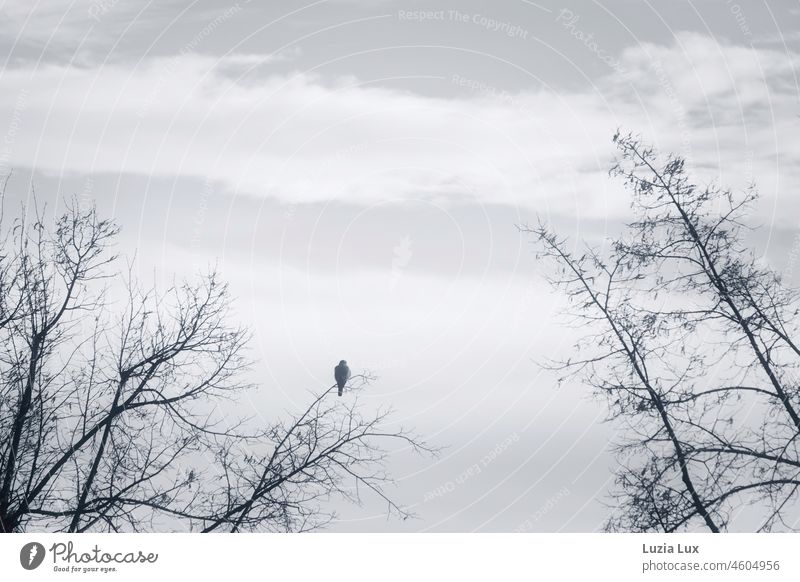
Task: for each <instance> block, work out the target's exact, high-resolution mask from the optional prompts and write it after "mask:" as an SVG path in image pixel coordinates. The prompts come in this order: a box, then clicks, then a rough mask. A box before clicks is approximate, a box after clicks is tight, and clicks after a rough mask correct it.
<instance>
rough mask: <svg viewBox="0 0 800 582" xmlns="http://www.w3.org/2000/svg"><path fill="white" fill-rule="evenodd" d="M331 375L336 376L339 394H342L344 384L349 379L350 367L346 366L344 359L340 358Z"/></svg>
mask: <svg viewBox="0 0 800 582" xmlns="http://www.w3.org/2000/svg"><path fill="white" fill-rule="evenodd" d="M333 377H334V378H336V385H337V386H338V387H339V396H341V395H342V390H344V385H345V384H347V381H348V380H349V379H350V368H348V367H347V361H346V360H340V361H339V365H338V366H336V367H335V368H334V369H333Z"/></svg>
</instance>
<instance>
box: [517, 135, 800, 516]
mask: <svg viewBox="0 0 800 582" xmlns="http://www.w3.org/2000/svg"><path fill="white" fill-rule="evenodd" d="M614 141H615V143H616V145H617V147H618V151H619V154H620V156H619V159H618V161H617V163H616V164H615V165H614V166H613V168H612V170H611V174H612V175H613V176H618V177H622V178H623V180H624V181H625V183H626V185H627V186H628V188H629V189H630V191H631V192H632V197H633V210H634V213H635V220H634V221H633V222H631V223H630V224H629V225H628V228H627V232H626V233H625V234H623V235H622V236H620V237H619V238H618V239H616V240H613V241H608V242H607V244H606V245H604V247H605V248H603V249H599V248H592V247H586V248H585V250H583V251H578V252H575V251H572V250H571V249H570V247H569V245H568V244H567V243H566V241H565V240H563V239H559V238H558V237H557V236H556V235H555V234H554V233H552V232H551V231H550V230H549V229H548V228H547V227H546V226H545V225H543V224H540V225H539V226H538V227H535V228H525V229H524V230H526V231H527V232H531V233H533V234H535V236H536V238H537V239H538V241H539V243H540V245H539V248H540V250H541V255H542V256H545V257H548V258H551V259H554V260H555V262H556V264H557V265H558V266H559V269H558V271H557V273H556V274H554V275H553V276H552V277H551V281H552V283H553V284H555V285H556V286H558V287H560V288H562V289H564V290H565V291H566V292H567V294H568V296H569V297H570V299H571V304H572V305H573V306H574V307H575V310H574V313H572V315H573V316H574V317H575V318H576V319H575V320H573V321H577V322H579V323H580V324H581V325H582V326H583V325H586V324H587V323H588V324H589V326H588V327H587V328H583V327H582V328H581V329H592V330H594V331H593V332H592V333H591V334H590V333H588V332H587V335H586V336H585V337H583V338H581V339H580V341H579V342H578V344H577V346H576V348H577V350H578V352H579V354H580V355H579V357H578V358H576V359H572V358H570V359H568V360H566V361H560V362H553V363H551V364H549V365H548V366H549V367H550V368H552V369H554V370H558V371H559V372H563V373H564V374H565V376H562V379H563V378H564V377H566V376H574V375H577V376H579V377H581V378H582V379H583V380H584V381H585V382H587V383H588V384H590V385H591V386H593V387H594V388H595V389H596V390H597V392H598V393H600V394H603V395H604V396H605V397H607V399H608V403H609V410H610V419H612V420H614V421H617V422H618V423H619V424H620V425H621V426H622V427H625V429H624V434H625V437H624V438H623V440H622V441H621V442H620V443H618V446H617V453H618V454H619V458H620V467H619V471H618V473H617V489H616V490H615V492H614V496H615V506H616V508H617V511H616V512H615V513H614V515H613V516H612V518H611V519H610V520H609V522H608V524H607V527H608V529H610V530H625V531H667V532H670V531H677V530H681V529H696V528H698V527H703V528H705V529H708V530H710V531H712V532H718V531H724V530H727V529H730V528H731V527H734V528H737V527H738V528H739V529H758V530H761V531H765V530H773V529H783V530H796V529H797V528H798V521H797V518H798V515H797V513H798V511H797V510H798V507H797V491H798V487H799V486H800V450H798V443H797V440H798V435H800V423H798V410H799V409H800V401H798V396H799V395H798V388H797V386H798V385H797V369H798V363H800V360H799V359H798V356H800V351H798V349H797V344H796V343H795V340H794V338H795V337H796V336H797V332H798V330H797V328H796V323H795V322H796V315H797V313H798V310H799V309H800V302H799V301H798V299H799V298H798V294H797V291H796V290H794V289H791V288H788V287H787V286H786V285H784V284H783V282H782V281H781V278H780V277H779V276H778V275H777V274H776V273H775V272H774V271H772V270H771V269H769V268H767V267H765V266H763V265H762V262H760V261H759V260H758V259H757V258H756V257H755V255H754V253H753V251H752V250H751V249H750V248H748V244H747V242H748V241H747V235H748V231H749V228H748V227H747V226H746V222H747V218H748V211H749V209H750V208H751V207H752V204H753V203H754V202H755V200H756V198H757V196H756V193H755V191H754V190H753V189H750V190H748V191H746V192H744V193H743V194H741V195H736V194H734V193H733V192H731V191H730V190H726V189H722V188H719V187H717V186H715V185H713V184H712V185H708V186H705V187H702V188H701V187H698V186H697V185H695V184H693V183H692V182H691V180H690V178H689V177H688V176H687V175H686V173H685V163H684V161H683V160H682V159H681V158H680V157H677V156H670V157H668V158H667V159H666V160H665V161H664V163H663V164H660V163H659V162H658V157H657V154H656V152H655V151H654V150H653V148H651V147H648V146H646V145H643V144H642V143H641V141H640V140H639V139H638V138H636V137H634V136H631V135H627V136H621V135H619V134H617V135H616V136H615V137H614ZM745 506H752V507H754V508H755V509H756V511H755V514H756V517H755V518H753V517H752V516H747V520H748V521H747V522H746V524H745V525H743V526H737V525H736V524H735V523H733V522H734V520H737V519H739V520H740V521H741V522H742V523H745V516H743V514H742V511H741V508H742V507H745Z"/></svg>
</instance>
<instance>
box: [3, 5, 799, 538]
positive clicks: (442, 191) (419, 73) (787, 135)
mask: <svg viewBox="0 0 800 582" xmlns="http://www.w3.org/2000/svg"><path fill="white" fill-rule="evenodd" d="M423 17H424V18H423ZM0 20H2V21H3V23H4V24H3V27H2V29H0V54H2V55H6V57H7V58H6V59H5V61H4V64H3V67H2V69H0V87H2V88H3V91H2V92H0V134H2V135H3V136H4V137H0V172H2V173H3V174H4V173H6V172H7V171H8V170H9V169H11V168H13V169H14V172H15V174H14V176H15V177H14V179H13V181H12V188H11V192H10V196H11V201H13V200H19V199H21V198H24V197H26V196H28V195H29V188H28V184H29V183H30V181H31V180H32V181H33V184H34V185H35V187H36V191H37V195H38V197H39V198H40V199H44V200H47V201H48V203H50V204H52V205H57V204H58V203H59V200H62V199H63V197H64V196H71V195H75V196H78V197H79V198H84V199H86V200H89V199H91V200H95V201H96V202H97V203H98V205H99V206H100V208H101V210H103V211H104V212H106V213H108V214H113V215H114V216H116V217H117V219H118V220H119V221H120V223H121V224H122V226H123V234H122V240H121V246H122V249H121V250H123V251H125V252H127V253H129V254H133V253H134V252H135V253H136V256H137V260H138V263H137V268H138V269H139V271H140V273H141V274H142V276H145V277H149V276H152V274H153V273H154V272H155V276H156V277H157V278H159V279H169V278H171V277H172V276H173V275H177V276H179V277H180V276H187V275H190V274H191V273H192V272H193V271H195V270H196V269H201V268H203V267H205V266H206V265H208V264H210V263H214V262H217V263H218V264H219V266H220V268H221V270H222V272H223V274H224V275H225V277H226V278H227V279H228V280H230V281H231V283H232V285H233V288H234V292H235V294H236V295H237V296H238V302H237V305H236V311H237V313H238V315H239V317H241V318H242V319H244V320H246V321H248V322H250V323H251V324H252V325H253V326H254V330H255V338H256V341H255V342H254V345H253V355H254V357H256V358H257V359H258V361H259V364H258V366H257V369H256V374H257V376H258V379H259V381H260V382H261V386H262V387H261V388H260V390H259V391H257V392H254V393H253V394H251V395H250V396H249V398H248V399H247V400H245V401H244V402H243V405H244V406H246V407H252V408H253V410H255V411H256V413H257V414H260V415H263V416H264V417H265V418H275V417H276V416H277V415H280V414H281V413H282V411H284V410H291V409H294V408H296V407H297V406H299V405H301V404H302V402H303V401H304V399H305V398H306V396H307V391H308V390H314V389H318V388H320V387H323V386H327V385H330V383H332V370H333V366H334V365H335V363H336V362H338V361H339V360H340V359H342V358H346V359H347V360H348V361H349V362H350V364H351V366H352V367H353V368H354V371H356V372H357V371H359V370H362V369H371V370H373V371H374V372H376V373H377V374H378V375H379V376H380V379H379V381H378V382H377V383H376V384H375V385H374V386H372V387H371V388H370V389H369V391H368V392H367V393H366V394H365V395H364V397H365V399H366V400H367V401H368V403H369V405H378V404H384V403H388V404H391V405H393V406H394V407H395V409H396V411H397V415H396V418H397V421H398V422H401V423H402V424H404V425H409V426H415V427H416V428H417V429H418V431H419V432H421V433H423V434H425V435H427V436H428V437H429V440H430V441H432V442H433V443H435V444H439V445H446V446H448V447H449V448H447V449H446V451H445V452H444V454H443V456H442V458H441V459H439V460H438V461H435V462H431V461H429V460H424V459H423V460H421V459H418V458H415V457H413V456H411V455H409V454H408V452H407V451H402V450H401V451H397V452H396V454H394V455H393V456H392V462H391V466H390V467H389V469H390V470H391V471H392V473H393V474H394V475H395V476H396V477H397V483H398V488H397V490H396V492H394V493H395V495H396V497H397V498H398V500H399V501H401V502H403V503H405V504H407V505H409V506H411V507H413V509H414V511H415V512H416V513H417V514H418V515H419V517H420V519H418V520H409V521H406V522H397V521H387V520H386V519H385V515H384V512H383V508H382V507H381V506H380V505H379V504H376V503H375V502H374V500H370V499H369V498H367V499H366V500H365V501H366V502H365V505H364V507H362V508H353V507H349V506H342V507H341V510H340V514H341V520H340V521H339V522H337V523H336V524H335V525H334V526H333V528H332V529H334V530H340V531H347V530H359V531H364V530H370V531H372V530H375V531H387V530H399V531H414V530H435V531H436V530H445V531H473V530H487V531H510V530H515V529H520V528H521V529H530V530H540V531H558V530H570V531H572V530H577V531H587V530H594V529H596V528H598V527H600V526H601V525H602V522H603V518H604V516H605V508H604V507H603V506H602V501H603V499H604V496H605V494H606V492H607V490H608V487H609V485H610V482H609V475H610V468H611V467H612V466H613V459H612V458H610V457H609V455H608V454H607V446H608V444H609V442H610V440H611V439H612V438H613V434H614V427H613V426H609V425H604V424H601V423H600V420H601V419H602V417H603V410H602V407H601V406H600V405H599V404H598V403H596V402H594V401H593V400H592V399H591V398H590V397H589V394H588V393H587V392H586V391H585V390H584V389H582V387H580V386H571V385H565V386H562V387H560V388H556V387H555V383H554V380H553V378H552V377H551V376H548V375H547V374H543V373H541V372H540V371H539V369H538V368H537V366H536V364H535V360H540V359H543V358H545V357H547V356H556V355H559V354H563V353H565V350H567V349H568V346H569V341H570V334H571V333H572V332H570V331H569V330H565V329H563V327H562V326H561V325H560V320H559V319H558V317H557V315H556V314H557V312H558V310H559V308H560V307H561V305H562V302H561V299H560V298H559V297H558V296H556V295H554V294H553V293H552V292H550V290H549V289H547V288H546V286H545V285H544V283H543V282H542V281H541V277H540V267H539V265H537V264H536V263H535V261H534V258H533V255H532V253H531V250H530V248H529V246H528V244H527V241H526V240H525V239H524V237H521V236H520V235H519V233H518V231H517V230H516V228H515V225H516V224H520V223H524V222H526V221H528V222H529V221H534V220H535V219H536V216H537V215H541V216H543V217H544V218H547V219H549V220H552V221H553V222H554V223H555V224H557V225H558V226H559V227H560V228H561V229H562V231H563V232H564V233H565V234H570V235H572V236H576V237H586V238H589V239H591V240H593V241H601V240H602V238H603V236H604V234H605V233H608V232H610V231H613V230H615V229H617V228H618V227H619V224H620V222H621V221H623V220H624V219H625V217H626V212H627V208H628V201H627V199H626V197H625V194H624V192H623V191H622V189H621V188H620V185H619V184H617V183H615V182H613V181H611V180H609V179H608V177H607V169H608V166H609V162H610V160H611V156H612V153H613V152H612V150H611V136H612V134H613V133H614V131H615V130H616V128H617V127H622V128H624V129H628V130H633V131H636V132H640V133H642V134H643V136H644V137H645V138H646V139H648V140H650V141H652V142H654V143H655V144H657V145H658V146H659V147H660V148H662V149H664V150H668V151H676V152H679V153H681V154H683V155H685V156H686V157H687V159H688V161H689V162H690V164H691V165H692V166H693V168H694V169H695V171H696V173H697V175H698V176H699V179H701V180H703V181H706V180H719V181H721V182H723V183H725V184H729V185H730V186H732V187H734V188H742V187H744V186H745V185H746V184H747V183H748V182H749V181H751V180H755V181H756V183H757V185H758V186H759V188H760V190H761V193H762V196H763V198H762V201H761V205H760V206H759V208H758V210H757V213H758V219H759V220H760V222H761V223H762V224H763V225H764V228H763V229H762V231H760V232H759V234H758V243H759V245H760V247H759V248H760V249H761V250H763V251H764V253H765V256H766V257H767V258H768V260H770V261H772V262H773V263H774V264H775V265H776V266H777V267H778V268H781V269H784V268H787V267H789V268H791V267H792V265H791V264H790V263H791V261H793V260H794V259H792V258H791V256H794V255H791V256H790V255H789V249H790V248H791V247H792V245H793V244H794V242H793V241H794V237H795V235H796V229H797V224H798V213H799V211H800V203H799V202H798V198H797V196H796V189H797V184H798V180H799V179H800V172H799V171H798V170H799V169H800V168H799V166H798V160H799V159H800V157H799V156H798V153H799V152H798V148H800V143H798V140H797V139H796V135H797V131H798V123H799V121H800V117H798V114H800V106H799V104H798V78H797V65H798V54H799V53H800V3H798V2H780V3H767V2H764V1H755V0H754V1H746V0H739V2H730V1H726V0H719V1H713V0H696V1H694V2H689V1H674V2H668V3H666V2H658V3H657V2H646V1H642V2H639V1H633V0H616V1H607V2H589V1H575V2H569V3H562V2H547V1H541V2H535V3H534V2H527V1H522V0H520V1H503V2H491V3H489V2H454V1H451V2H431V1H425V2H396V1H388V0H387V1H367V0H363V1H359V0H337V1H320V2H315V3H289V2H256V1H253V2H245V1H240V2H238V3H234V2H226V1H218V0H215V1H197V2H178V1H161V2H149V3H148V2H139V1H124V0H119V1H115V0H95V1H85V0H76V1H74V2H72V1H70V2H60V1H50V2H39V3H36V2H5V3H2V4H0ZM795 270H796V269H795Z"/></svg>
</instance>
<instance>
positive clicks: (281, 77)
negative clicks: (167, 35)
mask: <svg viewBox="0 0 800 582" xmlns="http://www.w3.org/2000/svg"><path fill="white" fill-rule="evenodd" d="M273 58H275V57H260V56H258V55H252V54H247V55H228V56H223V57H219V58H217V57H211V56H207V55H199V54H195V53H191V52H187V53H186V54H183V55H179V56H177V57H171V58H151V59H148V60H144V61H142V63H141V64H139V65H138V66H135V67H134V66H132V65H124V64H121V63H120V64H112V65H109V66H105V67H102V68H99V69H94V70H89V69H79V68H75V67H68V66H60V65H46V66H42V67H40V68H37V69H35V70H22V69H18V70H7V71H5V72H4V74H3V77H4V87H5V91H4V92H3V94H2V95H1V96H0V119H7V120H10V119H12V118H14V115H15V112H16V115H17V118H18V123H17V125H18V130H17V131H16V132H15V136H14V140H13V144H11V146H10V147H9V148H8V150H9V152H8V156H7V157H8V163H9V164H18V165H25V166H33V167H36V168H37V169H39V170H45V171H48V172H51V173H56V174H67V173H94V172H112V173H119V172H125V173H135V174H144V175H157V176H175V175H177V176H191V177H199V178H202V179H204V180H209V181H213V182H215V183H219V184H222V185H223V186H224V187H225V188H227V189H229V190H232V191H236V192H238V193H243V194H247V195H252V196H266V197H271V198H275V199H278V200H282V201H284V202H286V203H288V204H291V203H303V202H319V201H336V200H344V201H347V202H350V203H356V204H363V205H370V204H375V203H379V202H384V201H387V200H419V199H421V200H427V201H433V202H436V203H443V204H447V203H448V202H450V201H457V202H459V203H463V202H465V201H467V202H469V201H474V202H477V203H489V202H491V203H496V204H508V205H513V206H521V207H526V208H535V209H537V210H539V211H553V212H564V213H576V212H579V213H581V214H584V215H588V216H601V217H602V216H608V215H615V214H618V213H621V212H624V209H625V208H626V207H627V203H626V198H625V197H624V196H620V195H618V194H619V192H618V190H619V185H618V184H614V183H613V182H610V181H609V180H608V178H607V175H606V171H607V168H608V164H609V161H610V159H611V156H612V154H613V152H612V149H611V143H610V136H611V134H612V133H613V131H614V130H615V129H616V128H617V127H620V126H622V127H623V128H627V129H633V130H636V131H640V132H642V133H643V134H644V136H645V137H646V138H648V139H651V140H653V141H655V142H656V144H657V145H658V146H660V147H661V148H662V149H667V150H675V151H678V152H681V153H683V154H685V155H686V156H687V157H688V158H689V159H690V161H691V162H692V163H694V164H695V165H696V166H697V167H698V168H699V169H700V170H701V173H702V172H705V173H704V174H703V176H704V177H707V178H709V179H710V178H713V177H716V176H717V175H718V174H719V175H721V177H722V178H723V179H724V180H725V181H727V182H730V183H733V184H734V185H738V186H742V185H744V181H745V180H747V179H750V178H754V177H757V178H758V181H759V183H760V184H761V185H762V187H765V190H766V191H767V192H766V193H767V194H768V196H769V195H770V194H772V195H774V194H775V192H772V190H775V191H777V188H778V187H779V186H782V185H783V184H784V183H785V182H786V180H787V179H791V180H796V178H797V177H798V176H797V164H796V161H795V160H796V159H797V153H798V151H797V149H798V145H797V143H796V140H794V139H793V136H794V133H795V130H796V128H795V127H794V123H796V121H795V120H796V116H795V110H796V105H797V103H796V85H795V81H794V67H795V66H796V64H797V55H795V54H791V53H790V54H786V53H782V52H778V51H773V50H768V49H764V48H760V49H750V48H742V47H737V46H731V45H725V44H718V43H717V42H716V41H714V40H712V39H709V38H707V37H703V36H700V35H694V34H680V35H678V36H677V37H676V39H675V42H674V43H673V44H670V45H668V46H665V45H654V44H643V45H640V46H638V47H635V48H629V49H627V50H626V51H624V52H623V53H622V55H621V57H620V61H621V63H622V65H623V68H624V70H625V71H627V73H626V74H625V76H624V77H623V76H620V75H617V74H615V75H611V74H609V76H607V77H604V78H602V79H600V80H599V81H598V83H597V84H596V86H594V87H587V88H586V89H585V90H583V91H575V90H571V91H561V92H558V91H555V90H535V91H527V92H520V93H515V94H513V95H512V94H506V93H502V92H499V91H496V90H488V89H487V88H486V86H485V84H481V83H480V82H479V81H475V82H471V80H469V79H467V80H466V81H465V79H464V77H463V76H460V77H459V76H451V77H446V78H444V79H442V83H447V84H448V86H449V87H450V88H451V89H452V90H453V91H452V93H455V95H454V96H451V97H442V96H430V95H423V94H418V93H412V92H408V91H403V90H399V89H395V88H389V87H387V86H381V85H380V84H379V83H372V82H370V81H369V80H368V79H355V78H338V79H327V78H325V77H322V76H320V75H315V74H311V73H303V72H300V73H293V74H285V73H283V74H271V73H270V71H269V63H270V62H271V59H273ZM20 94H24V95H25V96H26V99H25V107H24V111H22V112H21V114H20V112H19V106H18V105H19V104H18V97H19V95H20ZM2 130H3V128H2V126H0V131H2ZM778 152H780V156H779V155H778ZM776 160H780V163H779V164H776ZM717 168H722V169H723V170H722V171H721V172H718V171H717Z"/></svg>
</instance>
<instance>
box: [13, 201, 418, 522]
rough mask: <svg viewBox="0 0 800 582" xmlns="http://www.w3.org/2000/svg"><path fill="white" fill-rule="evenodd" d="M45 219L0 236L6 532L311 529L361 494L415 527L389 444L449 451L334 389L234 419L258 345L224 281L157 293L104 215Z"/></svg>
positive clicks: (21, 221) (72, 210)
mask: <svg viewBox="0 0 800 582" xmlns="http://www.w3.org/2000/svg"><path fill="white" fill-rule="evenodd" d="M30 214H31V216H32V218H30V219H28V220H26V219H25V218H24V216H25V212H23V213H22V216H21V217H19V218H17V219H16V220H15V221H14V222H13V224H12V225H11V227H10V228H9V229H8V230H7V231H3V235H2V236H3V238H2V239H0V240H2V251H1V252H0V343H2V345H3V346H4V349H3V351H2V353H0V435H1V436H2V438H0V443H2V444H1V445H0V531H3V532H11V531H26V530H32V529H38V530H47V531H70V532H84V531H155V530H178V529H184V530H189V531H204V532H206V531H231V532H234V531H255V530H262V531H264V530H266V531H304V530H309V529H313V528H317V527H320V526H323V525H325V524H326V523H327V522H328V521H329V520H330V519H331V518H332V517H333V515H332V514H331V513H330V512H329V511H327V510H326V505H327V504H326V502H327V501H328V500H329V499H330V498H332V497H335V496H341V497H344V498H347V499H349V500H351V501H355V502H358V501H359V498H358V492H359V491H360V490H368V491H370V492H372V493H373V494H376V495H377V496H379V497H380V498H381V499H383V500H384V501H385V503H386V504H387V507H388V511H389V512H390V513H395V514H399V515H400V516H403V517H406V516H408V513H407V512H406V511H405V510H404V509H403V508H402V507H400V506H399V505H398V504H396V503H395V502H394V501H392V500H391V499H390V498H389V497H388V496H387V494H386V493H385V491H384V485H385V484H386V483H387V481H388V476H387V475H386V474H385V473H384V470H383V466H384V461H385V459H386V452H385V450H384V449H383V448H382V445H381V442H382V441H389V442H392V441H394V442H397V443H400V444H403V445H408V446H409V447H411V448H413V449H414V450H416V451H426V452H433V451H432V449H430V448H429V447H427V446H425V445H424V444H423V443H421V441H420V440H419V439H418V438H417V437H416V436H414V435H413V434H411V433H409V432H406V431H405V430H402V429H392V430H390V429H388V428H387V425H388V424H389V423H388V422H387V415H388V414H389V411H386V410H384V411H378V412H377V413H374V414H372V415H366V414H365V413H364V412H363V411H362V409H361V407H359V405H358V399H357V396H356V397H354V398H350V399H347V400H340V399H337V398H331V397H330V396H331V394H332V392H331V388H334V387H335V385H334V386H333V387H331V388H329V389H327V390H325V391H323V392H322V393H321V394H318V395H317V396H312V402H311V404H310V405H309V406H308V407H307V408H306V410H305V411H303V412H302V413H301V414H299V415H298V416H296V417H295V418H292V419H290V420H289V421H288V422H276V423H275V424H274V425H272V426H269V427H263V426H259V423H258V422H255V421H254V420H253V419H250V418H238V419H236V420H231V418H232V416H233V415H235V411H236V407H235V399H236V396H237V395H238V394H239V393H240V392H241V391H243V390H247V389H249V388H252V386H251V384H250V383H249V382H248V381H246V380H245V379H244V378H246V374H247V369H248V366H249V362H248V360H247V358H246V356H245V348H246V344H247V341H248V338H249V332H248V330H247V329H245V328H243V327H238V326H232V325H230V324H229V323H228V321H229V319H230V316H229V313H228V309H229V305H230V302H231V299H230V296H229V291H228V288H227V286H226V285H225V284H222V283H221V282H220V281H219V279H218V276H217V275H216V274H215V273H213V272H212V273H211V274H209V275H206V276H204V277H202V278H201V279H200V280H199V281H197V282H195V283H183V284H176V285H174V286H172V287H171V288H169V289H166V290H165V291H164V292H158V291H157V290H156V289H155V288H151V289H146V290H145V289H143V288H142V287H141V286H140V285H139V284H137V282H136V281H135V280H134V277H133V276H132V274H131V271H132V269H130V268H129V269H128V271H127V275H126V276H122V275H120V274H118V273H117V272H116V271H115V270H114V269H115V267H114V264H115V261H116V256H115V255H114V254H113V252H112V246H113V242H114V239H115V237H116V236H117V233H118V227H117V226H116V225H115V224H114V223H112V222H111V221H108V220H102V219H100V218H98V216H97V213H96V212H95V210H94V209H93V208H92V209H88V210H83V209H81V208H79V207H78V205H77V204H73V205H71V206H69V207H68V208H67V209H66V210H65V211H64V212H63V213H62V214H61V215H60V216H58V217H57V218H56V219H55V221H54V223H53V224H52V225H51V226H49V225H48V224H45V220H44V218H43V216H44V212H40V211H39V210H38V209H36V208H35V207H34V208H33V210H32V211H31V213H30ZM0 227H2V224H0ZM120 283H123V284H120ZM120 288H124V289H125V292H124V293H122V294H120V293H119V289H120ZM120 295H121V296H120ZM368 380H369V378H368V377H366V376H358V377H356V378H354V386H353V388H354V389H357V388H358V385H363V384H365V383H366V382H367V381H368ZM356 392H357V390H356Z"/></svg>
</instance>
